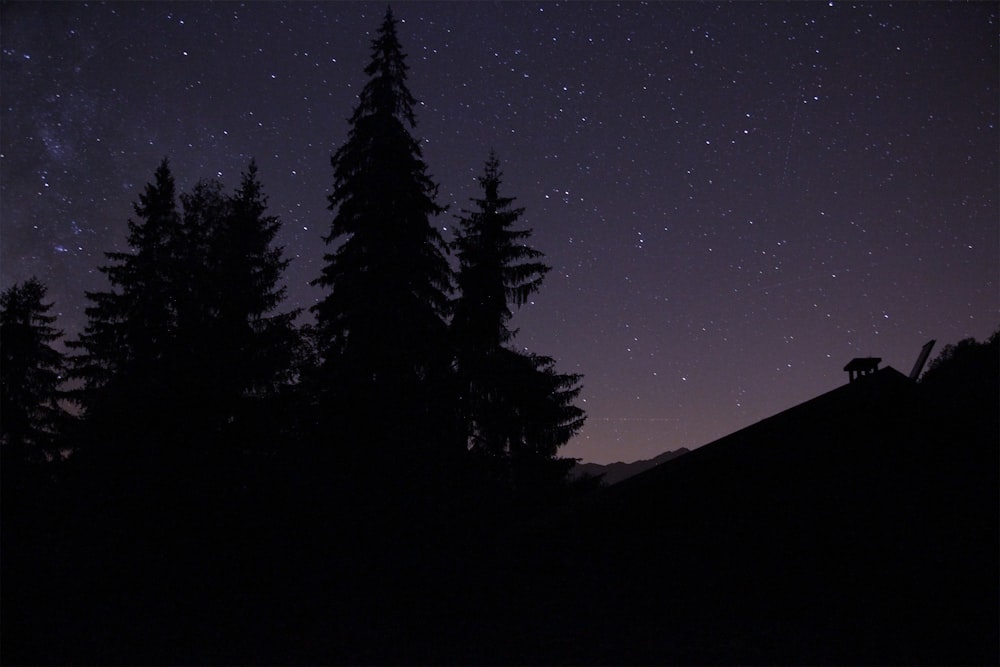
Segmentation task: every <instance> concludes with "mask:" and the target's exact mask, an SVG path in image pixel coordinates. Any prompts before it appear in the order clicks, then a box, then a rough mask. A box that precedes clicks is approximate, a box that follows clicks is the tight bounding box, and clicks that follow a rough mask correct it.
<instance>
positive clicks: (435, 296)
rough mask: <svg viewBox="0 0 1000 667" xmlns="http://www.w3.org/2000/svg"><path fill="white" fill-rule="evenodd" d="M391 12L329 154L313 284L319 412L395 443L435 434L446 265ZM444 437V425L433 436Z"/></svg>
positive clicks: (444, 356)
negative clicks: (318, 289)
mask: <svg viewBox="0 0 1000 667" xmlns="http://www.w3.org/2000/svg"><path fill="white" fill-rule="evenodd" d="M407 70H408V67H407V65H406V62H405V56H404V55H403V53H402V50H401V46H400V43H399V40H398V38H397V35H396V21H395V20H394V18H393V16H392V12H391V10H389V11H387V12H386V15H385V20H384V21H383V23H382V25H381V27H380V28H379V31H378V35H377V37H376V38H375V39H374V40H373V41H372V60H371V62H370V64H369V65H368V66H367V67H366V68H365V73H366V74H367V75H368V76H369V77H370V78H369V81H368V82H367V84H366V85H365V87H364V89H363V90H362V91H361V93H360V96H359V104H358V106H357V108H356V109H355V110H354V113H353V115H352V116H351V118H350V132H349V136H348V139H347V141H346V143H345V144H344V145H343V146H341V147H340V148H339V149H338V150H337V152H336V153H335V154H334V156H333V158H332V160H331V163H332V166H333V170H334V184H333V192H332V194H331V195H330V196H329V204H330V206H329V208H330V210H332V211H335V215H334V219H333V223H332V226H331V231H330V234H329V235H328V236H327V237H325V239H324V240H325V241H326V242H327V243H328V244H335V248H334V249H333V250H332V251H331V252H329V253H327V254H326V255H325V256H324V259H325V262H326V265H325V266H324V268H323V270H322V274H321V275H320V277H319V278H318V279H317V280H316V281H315V282H314V284H317V285H320V286H322V287H325V288H327V289H328V292H327V294H326V296H325V297H323V299H322V300H321V301H320V302H319V303H317V304H316V305H315V306H314V307H313V309H312V310H313V312H314V313H315V314H316V325H317V330H318V333H319V336H320V346H321V350H320V351H321V354H322V355H323V358H324V362H323V369H322V374H323V378H324V379H323V383H324V387H325V388H326V390H327V392H328V393H327V396H326V398H325V399H324V410H325V411H327V412H329V411H332V412H333V413H334V414H337V415H339V417H340V428H342V429H347V432H348V433H353V437H355V438H358V437H364V438H365V439H369V440H371V439H382V440H388V441H393V442H397V443H401V442H402V441H404V440H405V441H409V442H411V443H416V442H418V441H421V440H423V441H425V442H426V441H428V440H438V439H441V438H445V437H447V436H445V435H444V434H443V433H442V425H443V424H444V423H445V422H446V421H447V418H446V416H444V414H443V412H444V411H446V408H445V406H446V405H448V404H449V401H448V399H447V398H446V395H447V389H446V387H447V385H448V373H449V365H450V356H451V355H450V351H449V346H448V342H447V326H446V323H445V317H446V310H447V307H448V292H449V291H450V289H451V269H450V267H449V265H448V261H447V259H446V256H445V255H446V252H447V248H446V247H445V243H444V241H443V239H442V238H441V235H440V233H439V232H438V230H437V229H436V228H435V227H433V226H432V225H431V223H430V218H431V217H432V216H434V215H436V214H439V213H441V212H443V211H444V208H442V207H441V206H439V205H438V204H437V203H436V201H435V199H436V196H437V186H436V185H435V184H434V183H433V181H432V180H431V178H430V176H428V174H427V166H426V165H425V163H424V162H423V159H422V154H421V149H420V144H419V142H418V141H417V140H416V139H414V138H413V136H412V135H411V134H410V129H412V128H414V127H415V125H416V121H415V117H414V113H413V107H414V105H415V104H416V101H415V99H414V98H413V96H412V95H411V94H410V91H409V90H408V89H407V86H406V75H407ZM443 430H444V431H447V428H444V429H443Z"/></svg>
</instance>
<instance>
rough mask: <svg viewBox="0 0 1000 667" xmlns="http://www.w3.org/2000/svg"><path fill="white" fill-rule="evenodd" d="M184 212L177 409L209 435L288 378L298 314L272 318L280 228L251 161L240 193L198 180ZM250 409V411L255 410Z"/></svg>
mask: <svg viewBox="0 0 1000 667" xmlns="http://www.w3.org/2000/svg"><path fill="white" fill-rule="evenodd" d="M181 201H182V203H183V206H184V217H183V224H182V233H181V234H180V235H179V236H178V240H179V243H180V244H181V245H180V248H179V250H178V252H177V254H176V257H177V261H178V263H179V266H181V267H183V269H184V270H183V276H184V278H185V279H184V281H183V282H179V283H178V285H177V288H176V290H175V291H176V293H177V333H176V336H175V342H176V349H175V350H174V352H173V355H174V356H175V358H176V360H177V362H176V363H177V365H178V367H179V368H180V369H181V370H180V377H178V378H177V380H178V381H179V382H180V383H181V384H183V385H186V386H187V387H188V399H187V401H186V403H187V405H186V409H185V412H186V413H188V418H189V419H190V418H191V417H193V416H194V415H196V414H198V415H201V417H202V419H201V422H202V424H201V427H202V428H203V429H205V431H206V433H203V434H202V435H208V434H211V433H214V432H216V431H217V430H218V429H219V428H220V427H221V426H223V425H224V424H229V423H231V422H232V421H233V420H234V419H235V418H236V413H241V416H242V418H243V419H252V417H253V415H255V414H256V415H259V414H260V411H259V410H252V409H249V405H248V404H249V403H256V402H259V401H262V400H266V399H268V398H270V397H273V396H274V394H275V393H276V392H278V390H279V389H280V388H281V387H283V386H285V385H286V384H287V383H288V382H289V380H290V373H291V368H292V365H293V364H292V358H293V355H294V354H295V347H296V336H295V331H294V327H293V320H294V318H295V317H296V315H297V314H298V312H299V311H298V310H292V311H289V312H286V313H274V310H275V309H276V308H277V307H278V306H279V305H281V303H282V302H283V300H284V298H285V288H284V287H283V286H281V285H280V280H281V276H282V272H283V271H284V269H285V267H286V266H287V265H288V260H285V259H283V258H282V248H280V247H274V246H273V242H274V238H275V236H276V234H277V232H278V230H279V229H280V226H281V225H280V222H279V220H278V218H276V217H275V216H271V215H267V213H266V211H267V198H266V196H265V195H264V193H263V189H262V187H261V184H260V182H259V180H258V177H257V165H256V162H254V161H251V162H250V164H249V166H248V168H247V170H246V171H245V172H243V174H242V177H241V183H240V187H239V188H238V189H237V190H236V192H235V193H234V194H232V195H229V196H227V195H225V194H224V193H223V188H222V185H221V184H220V183H218V182H217V181H214V180H204V181H201V182H199V183H198V184H196V185H195V187H194V188H193V190H192V191H191V192H190V193H186V194H183V195H181ZM258 407H259V406H258Z"/></svg>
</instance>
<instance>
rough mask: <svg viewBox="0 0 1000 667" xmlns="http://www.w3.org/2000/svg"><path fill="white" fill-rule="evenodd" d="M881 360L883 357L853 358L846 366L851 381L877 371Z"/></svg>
mask: <svg viewBox="0 0 1000 667" xmlns="http://www.w3.org/2000/svg"><path fill="white" fill-rule="evenodd" d="M880 361H882V357H855V358H854V359H851V361H850V363H849V364H847V365H846V366H844V370H845V371H847V375H848V377H850V379H851V382H854V381H855V380H857V379H858V378H861V377H864V376H866V375H871V374H872V373H874V372H875V371H877V370H878V365H879V362H880Z"/></svg>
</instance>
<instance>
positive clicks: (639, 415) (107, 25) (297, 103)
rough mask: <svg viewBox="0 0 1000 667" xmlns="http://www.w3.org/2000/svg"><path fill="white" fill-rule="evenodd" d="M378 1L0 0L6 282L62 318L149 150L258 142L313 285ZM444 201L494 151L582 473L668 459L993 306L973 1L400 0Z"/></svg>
mask: <svg viewBox="0 0 1000 667" xmlns="http://www.w3.org/2000/svg"><path fill="white" fill-rule="evenodd" d="M384 11H385V4H384V3H374V4H367V3H358V4H354V3H325V4H307V3H289V4H272V3H248V4H245V5H241V4H235V3H214V4H208V3H119V4H115V3H112V4H80V3H60V4H50V3H25V4H17V3H4V4H3V6H2V7H0V12H2V26H0V28H2V30H0V39H2V49H3V56H2V58H3V60H2V69H0V77H2V89H3V103H2V107H3V108H2V110H0V113H2V117H0V121H2V126H0V131H2V136H0V141H2V160H0V185H2V201H0V214H2V216H0V220H2V230H0V244H2V246H0V247H2V256H0V260H2V262H0V270H2V286H3V287H4V288H6V287H8V286H9V285H10V284H12V283H13V282H15V281H18V280H22V279H25V278H27V277H29V276H31V275H37V276H38V277H39V278H40V279H42V280H43V281H44V282H46V283H47V284H48V285H49V286H50V296H51V297H52V299H53V300H54V301H55V302H56V310H58V312H59V313H60V321H59V324H60V325H61V326H62V328H64V329H65V330H66V331H67V333H68V334H69V335H74V334H75V333H77V332H78V331H79V330H80V329H81V328H82V324H83V321H84V319H83V308H84V306H85V305H86V302H85V299H84V297H83V292H84V290H85V289H102V288H104V287H105V286H106V284H105V283H104V282H103V276H101V274H99V273H98V272H97V271H96V267H97V266H98V265H100V264H101V263H102V262H103V253H104V252H105V251H111V250H122V249H124V239H125V235H126V233H127V229H126V220H127V219H128V217H129V216H130V214H131V204H132V202H133V201H135V199H136V197H137V195H138V193H139V192H140V191H141V189H142V188H143V186H144V184H145V183H146V182H147V181H149V180H150V179H151V178H152V173H153V170H154V169H155V167H156V165H157V164H158V163H159V161H160V159H161V158H162V157H164V156H168V157H169V158H170V160H171V165H172V167H173V170H174V174H175V176H176V178H177V181H178V186H179V188H181V189H187V188H189V187H190V186H191V185H193V184H194V182H196V181H197V180H198V179H200V178H204V177H215V178H219V179H221V180H222V181H223V182H224V183H225V184H226V185H227V187H229V188H235V187H236V185H237V179H238V175H239V172H240V170H241V169H242V168H243V167H244V166H245V165H246V164H247V162H248V161H249V159H250V158H251V156H254V157H256V159H257V161H258V163H259V166H260V176H261V180H262V182H263V184H264V188H265V190H266V192H267V193H268V195H269V196H270V205H271V212H272V213H275V214H277V215H278V216H280V218H281V220H282V222H283V225H284V228H283V231H282V233H281V237H280V241H281V243H283V244H284V245H285V249H286V254H287V255H288V256H289V257H292V258H293V263H292V265H291V267H290V268H289V270H288V272H287V276H286V277H287V282H288V286H289V295H290V299H289V304H288V305H289V307H291V306H292V305H303V306H308V305H311V304H312V303H313V302H314V301H315V300H316V299H317V298H318V296H319V293H318V291H317V289H316V288H312V287H309V286H308V285H307V282H308V281H310V280H312V279H313V278H315V277H316V276H317V275H318V274H319V271H320V267H321V255H322V253H323V251H324V246H323V244H322V242H321V237H322V236H323V235H324V234H325V233H327V231H328V227H329V223H330V219H331V214H330V212H329V211H327V210H326V195H327V194H328V192H329V190H330V186H331V183H332V171H331V168H330V162H329V160H330V155H331V154H332V153H333V152H334V151H335V150H336V149H337V147H338V146H339V145H340V144H341V143H342V142H343V141H344V139H345V137H346V134H347V129H348V125H347V121H346V119H347V117H348V116H349V115H350V113H351V111H352V110H353V108H354V106H355V103H356V96H357V93H358V92H359V90H360V88H361V86H362V85H363V84H364V81H365V76H364V74H363V72H362V69H363V67H364V65H365V64H367V62H368V59H369V42H370V39H371V37H372V36H373V34H374V31H375V30H376V29H377V27H378V25H379V23H380V21H381V17H382V15H383V13H384ZM395 13H396V16H397V18H398V19H400V21H401V23H400V24H399V27H398V31H399V36H400V40H401V42H402V44H403V48H404V51H405V52H406V53H407V54H408V56H409V59H408V62H409V65H410V67H411V69H410V78H409V84H410V89H411V91H412V92H413V93H414V95H415V96H416V97H417V98H418V99H419V100H420V101H421V104H420V106H419V107H418V108H417V122H418V126H417V129H416V134H417V135H418V136H419V137H421V138H422V140H423V150H424V157H425V159H426V161H427V163H428V165H429V168H430V172H431V173H432V175H433V177H434V178H435V180H436V181H437V182H438V183H439V184H440V186H441V189H440V200H441V201H442V203H447V204H450V205H451V211H450V212H449V213H448V214H445V215H443V216H441V217H439V218H438V219H437V224H438V225H439V226H440V227H442V228H446V229H447V231H446V232H445V234H446V235H448V234H450V230H451V228H452V227H453V225H454V214H456V213H458V212H459V211H460V210H461V209H463V208H467V202H468V199H469V198H470V197H473V196H476V195H477V194H478V192H477V188H476V181H475V177H476V175H477V174H479V173H480V172H481V170H482V166H483V163H484V161H485V159H486V157H487V154H488V152H489V149H490V148H491V147H495V148H496V150H497V152H498V154H499V157H500V159H501V162H502V168H503V171H504V174H505V179H504V185H503V187H502V191H501V193H502V194H507V195H511V196H515V197H517V201H518V204H519V205H521V206H524V207H526V213H525V215H524V218H523V223H524V224H525V225H527V226H530V227H532V228H533V229H534V230H535V235H534V237H533V242H534V245H535V246H536V247H537V248H538V249H540V250H542V251H543V252H545V253H546V256H547V261H548V262H549V264H551V266H552V267H553V270H552V271H551V272H550V274H549V276H548V278H547V281H546V284H545V285H544V286H543V288H542V290H541V292H540V293H539V294H538V295H537V297H536V298H535V300H534V301H533V302H532V303H530V304H528V305H526V306H525V307H524V308H523V309H522V310H521V312H520V313H519V314H518V315H517V317H516V320H515V324H516V325H517V326H519V327H520V329H521V331H520V335H519V337H518V343H519V344H520V345H523V346H524V347H527V348H529V349H531V350H533V351H536V352H539V353H542V354H548V355H551V356H554V357H555V358H556V359H557V361H558V367H559V369H560V370H561V371H564V372H579V373H582V374H584V376H585V378H584V391H583V394H582V400H583V401H584V402H583V403H582V407H584V408H585V409H586V410H587V412H588V414H589V421H588V424H587V426H586V427H585V428H584V430H583V432H582V433H581V434H580V435H579V436H578V437H577V438H576V439H575V440H573V441H572V442H571V443H570V444H569V445H567V447H566V448H565V449H564V453H565V454H566V455H569V456H576V457H582V458H584V459H587V460H591V461H598V462H607V461H613V460H632V459H636V458H648V457H651V456H653V455H655V454H657V453H659V452H661V451H664V450H666V449H672V448H675V447H680V446H687V447H694V446H698V445H701V444H704V443H705V442H708V441H710V440H711V439H713V438H715V437H718V436H721V435H724V434H726V433H728V432H730V431H732V430H734V429H736V428H739V427H741V426H744V425H747V424H749V423H752V422H754V421H757V420H759V419H761V418H764V417H767V416H768V415H770V414H773V413H775V412H777V411H779V410H782V409H784V408H786V407H789V406H791V405H793V404H795V403H798V402H800V401H803V400H806V399H808V398H811V397H812V396H815V395H817V394H819V393H822V392H824V391H826V390H828V389H831V388H833V387H835V386H837V385H839V384H840V383H842V382H844V381H846V374H845V373H843V371H842V370H841V369H842V367H843V366H844V364H845V363H846V362H847V361H849V360H850V359H851V358H852V357H855V356H868V355H871V356H879V357H882V358H883V360H884V363H885V364H889V365H892V366H895V367H896V368H898V369H899V370H901V371H903V372H904V373H906V372H909V370H910V366H911V365H912V364H913V361H914V360H915V358H916V356H917V354H918V352H919V350H920V347H921V345H923V344H924V343H925V342H926V341H927V340H928V339H930V338H936V339H938V341H939V346H940V345H942V344H944V343H947V342H955V341H957V340H959V339H962V338H965V337H968V336H975V337H977V338H983V337H985V336H987V335H989V334H990V333H991V332H992V331H993V330H994V329H996V327H997V326H998V325H1000V312H998V305H1000V297H998V285H997V281H998V270H1000V269H998V245H1000V244H998V238H1000V236H998V217H1000V212H998V182H1000V178H998V166H997V165H998V162H997V154H998V145H1000V137H998V131H997V99H998V85H997V84H998V75H997V62H998V58H997V55H998V54H997V39H996V35H997V5H996V4H995V3H982V4H977V3H939V4H914V3H902V4H898V5H889V4H884V3H877V4H846V3H839V2H838V3H817V2H812V3H766V4H749V3H738V4H692V3H651V4H639V3H621V4H612V3H594V4H583V3H568V4H562V3H544V4H522V3H503V2H501V3H433V4H424V3H405V4H399V5H397V6H396V7H395Z"/></svg>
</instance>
